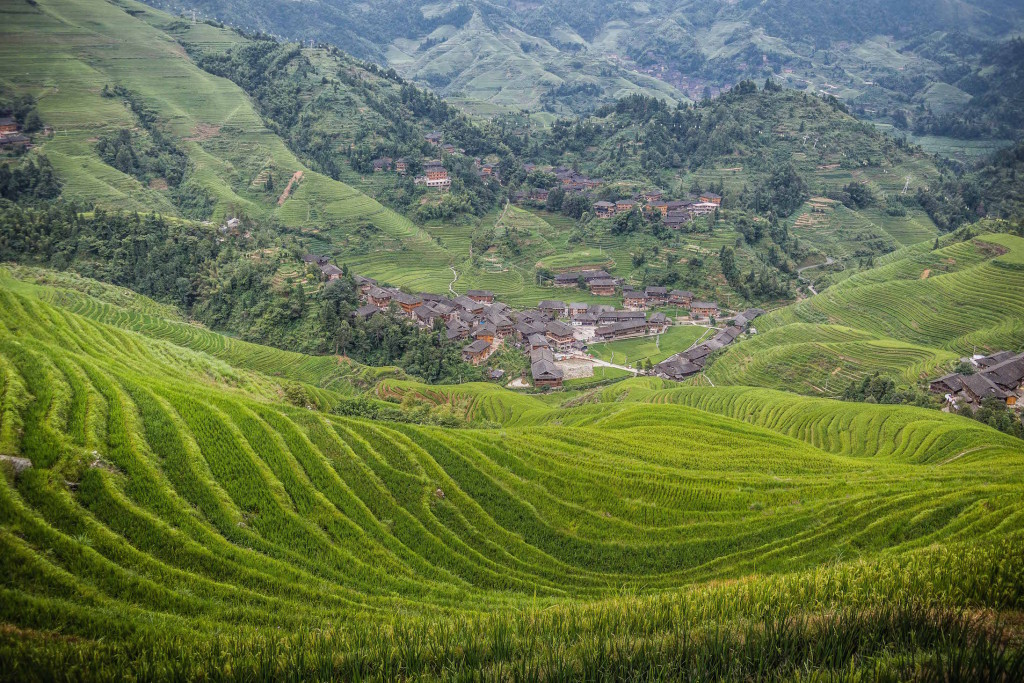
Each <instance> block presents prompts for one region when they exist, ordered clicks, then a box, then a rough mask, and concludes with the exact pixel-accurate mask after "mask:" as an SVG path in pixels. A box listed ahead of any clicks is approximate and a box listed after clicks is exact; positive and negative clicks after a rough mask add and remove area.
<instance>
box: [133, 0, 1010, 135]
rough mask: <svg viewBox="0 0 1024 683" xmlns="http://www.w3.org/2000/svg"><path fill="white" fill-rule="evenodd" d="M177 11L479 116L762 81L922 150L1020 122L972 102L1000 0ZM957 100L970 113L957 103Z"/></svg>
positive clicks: (207, 6) (1002, 14)
mask: <svg viewBox="0 0 1024 683" xmlns="http://www.w3.org/2000/svg"><path fill="white" fill-rule="evenodd" d="M151 4H154V5H156V6H161V7H169V8H171V9H173V10H177V9H178V8H179V7H180V6H179V5H178V4H177V3H169V2H167V1H166V0H151ZM185 7H187V8H190V9H196V10H198V11H199V13H200V16H202V17H212V18H216V19H220V20H223V21H227V22H228V23H230V24H232V25H236V26H241V27H245V28H248V29H259V30H262V31H266V32H269V33H272V34H280V35H284V36H286V37H289V38H291V39H300V40H307V41H308V40H310V39H316V40H321V41H327V42H330V43H333V44H335V45H338V46H340V47H341V48H342V49H344V50H346V51H348V52H351V53H353V54H356V55H358V56H360V57H363V58H368V59H373V60H375V61H377V62H378V63H381V64H386V65H388V66H393V67H395V68H396V69H398V70H399V71H400V72H401V73H402V74H403V75H404V76H406V77H407V78H410V79H412V80H415V81H416V82H418V83H420V84H421V85H427V86H430V87H433V88H434V89H436V90H437V91H438V92H440V93H442V94H444V95H445V96H447V97H449V98H453V99H455V100H457V101H459V103H460V104H462V105H464V106H466V107H468V108H471V109H475V110H477V111H479V112H481V113H486V114H491V113H494V112H495V111H500V110H502V109H510V108H511V109H522V108H526V109H529V110H532V111H537V110H538V109H541V110H543V111H545V112H551V113H558V114H565V113H569V112H574V113H584V112H586V111H588V110H590V109H591V108H593V106H594V104H595V103H604V102H607V101H608V100H610V99H611V98H615V97H620V96H622V95H624V94H629V93H633V92H641V93H645V94H649V95H657V96H659V97H666V98H668V99H674V100H681V99H686V98H689V99H692V100H697V99H700V98H703V97H705V96H707V95H710V94H717V93H719V92H720V91H722V90H723V89H727V88H728V87H730V86H732V85H735V84H736V83H738V82H740V81H741V80H744V79H749V78H753V79H756V80H762V79H763V78H765V77H766V76H768V75H773V76H774V77H776V78H779V79H780V80H782V81H783V82H785V83H786V85H787V86H788V87H793V88H798V89H801V90H807V91H810V92H819V93H829V94H833V95H836V96H837V97H839V98H841V99H842V100H844V101H846V102H848V103H850V104H851V105H853V106H856V108H857V111H858V114H859V115H860V116H862V117H865V118H869V119H871V120H875V121H878V122H880V123H885V124H891V123H898V124H899V125H900V126H902V127H904V128H907V126H908V124H907V119H908V117H909V118H910V119H912V120H913V119H917V118H918V117H920V118H921V121H920V122H918V123H917V124H914V123H913V122H911V124H910V125H911V126H914V127H916V129H917V130H918V131H919V132H922V131H924V130H925V129H931V130H932V131H933V132H934V133H935V134H936V135H948V136H953V137H952V138H946V137H939V138H933V137H927V138H924V139H923V140H922V141H923V142H924V143H926V144H928V145H929V148H930V149H933V150H934V151H937V152H945V153H951V152H953V151H955V150H956V151H958V149H959V147H958V146H956V145H953V144H950V143H951V141H952V140H953V139H955V138H962V137H967V138H972V139H976V138H983V139H986V140H988V141H991V142H993V143H994V144H1005V139H1004V137H1005V136H1006V135H1007V132H1010V133H1011V134H1012V135H1016V133H1013V131H1017V132H1019V131H1020V126H1019V122H1017V123H1011V122H1009V121H1006V120H998V119H999V117H998V108H997V107H998V103H993V102H991V101H990V100H993V99H996V100H998V99H1001V97H1000V96H1001V93H994V95H995V98H993V97H991V96H989V97H980V98H978V101H977V102H973V103H971V98H972V96H975V95H980V93H979V92H977V90H978V89H977V87H976V83H977V81H979V80H985V79H987V78H988V77H989V76H990V75H991V73H990V71H991V69H988V68H986V67H987V66H988V65H991V64H992V59H991V58H990V55H991V54H993V53H995V54H997V55H999V54H1005V53H1007V52H1009V50H1008V49H1007V48H1008V47H1010V48H1012V46H1013V43H1008V42H1006V41H1009V40H1012V38H1013V36H1015V35H1017V34H1018V33H1019V31H1020V30H1021V28H1022V27H1024V13H1022V11H1021V8H1020V6H1019V3H1016V2H1013V1H1012V0H916V1H914V2H905V3H897V4H893V3H887V2H880V1H876V0H872V1H870V2H861V3H850V2H845V1H843V0H835V1H829V2H827V3H821V2H814V1H812V0H787V1H786V2H771V3H765V2H731V1H727V0H716V1H714V2H693V1H692V0H687V1H685V2H678V1H675V0H672V1H669V0H653V1H651V2H644V3H630V2H618V1H616V0H584V1H582V2H571V1H568V0H558V1H556V2H545V3H532V2H531V3H524V2H512V1H511V0H473V1H472V2H449V3H433V2H426V1H425V0H421V1H417V2H398V1H395V0H389V1H387V2H378V3H374V4H373V5H366V4H365V3H357V2H352V1H351V0H324V1H322V2H317V3H304V4H303V7H302V11H293V7H294V6H293V3H287V2H281V0H259V1H258V2H255V3H249V2H245V3H242V2H238V1H237V0H190V2H187V3H185ZM996 61H999V60H998V59H997V60H996ZM967 103H971V104H973V107H968V108H967V109H963V107H964V105H965V104H967ZM962 109H963V111H961V110H962ZM979 109H980V110H981V111H979ZM965 117H966V119H967V122H966V123H965V122H964V118H965ZM993 117H995V120H993ZM990 148H991V146H990V145H988V146H982V147H981V149H990ZM975 153H977V152H975Z"/></svg>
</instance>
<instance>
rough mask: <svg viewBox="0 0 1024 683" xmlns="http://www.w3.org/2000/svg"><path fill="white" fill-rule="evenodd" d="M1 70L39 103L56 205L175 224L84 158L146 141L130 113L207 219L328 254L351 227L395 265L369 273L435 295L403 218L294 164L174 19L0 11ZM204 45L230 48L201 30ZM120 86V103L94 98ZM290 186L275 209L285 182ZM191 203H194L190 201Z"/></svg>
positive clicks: (150, 195) (431, 249)
mask: <svg viewBox="0 0 1024 683" xmlns="http://www.w3.org/2000/svg"><path fill="white" fill-rule="evenodd" d="M0 16H2V18H3V20H4V21H3V25H2V26H0V37H2V40H0V65H2V67H3V71H4V73H5V74H6V76H5V79H6V85H7V87H8V88H10V89H12V90H13V91H14V92H17V93H29V94H33V95H35V96H37V98H38V109H39V111H40V114H41V116H42V118H43V120H44V121H45V122H46V123H47V124H49V125H52V126H53V127H54V128H55V130H56V133H55V135H54V136H53V137H52V138H50V139H47V140H45V142H43V144H42V145H40V147H39V152H41V153H42V154H44V155H46V156H47V158H49V159H50V160H51V161H52V163H53V165H54V167H55V168H56V169H57V172H58V175H59V176H60V178H61V180H62V181H63V183H64V193H63V195H64V197H65V198H66V199H70V200H75V201H79V202H82V203H85V204H86V205H89V204H92V203H96V204H99V205H100V206H104V207H108V208H117V209H125V210H137V211H143V212H147V211H153V210H156V211H159V212H161V213H167V214H171V215H174V214H178V213H180V212H181V207H180V206H177V205H175V203H174V202H173V201H172V193H171V192H169V191H168V190H166V189H161V188H162V187H164V188H165V187H166V183H164V184H161V183H159V182H155V183H154V182H151V183H149V184H148V185H144V184H143V183H142V182H140V181H139V180H138V179H137V178H135V177H133V176H131V175H129V174H127V173H124V172H121V171H119V170H117V169H116V168H114V167H112V166H111V165H109V164H107V163H105V162H104V161H103V159H102V158H101V157H100V154H99V152H98V150H97V148H96V144H97V141H98V139H99V138H100V137H102V136H104V135H113V134H116V133H117V132H118V131H119V130H122V129H128V130H134V131H136V134H138V135H139V136H141V137H143V138H147V137H152V136H151V135H148V134H147V131H146V130H145V128H144V126H143V125H142V122H141V121H140V119H139V117H138V116H137V114H136V113H135V112H134V111H133V109H132V107H131V102H132V101H136V102H138V103H140V104H141V105H142V106H143V107H144V108H145V110H146V111H147V112H150V113H151V114H152V116H153V117H154V119H155V121H154V122H153V123H152V127H153V128H154V130H158V131H160V132H161V133H163V134H165V135H167V136H169V138H170V139H171V140H172V141H173V144H174V145H176V146H177V147H178V148H179V149H180V150H182V151H183V152H184V153H185V155H186V156H187V158H188V171H187V172H186V175H185V183H184V185H187V186H188V187H190V188H192V189H191V193H192V194H194V195H199V196H201V197H204V198H206V200H204V201H208V206H209V212H210V217H211V218H213V219H215V220H220V219H223V218H224V217H227V216H231V215H237V214H244V215H247V216H250V217H252V218H256V219H261V220H277V221H280V222H281V223H282V224H284V225H286V226H289V227H293V228H301V229H304V230H307V231H308V232H309V234H311V235H314V236H315V235H320V234H322V235H323V237H324V238H325V239H324V241H325V242H327V243H328V244H338V245H341V244H344V243H345V242H346V240H348V239H350V238H352V239H354V236H355V235H356V232H357V230H358V229H359V228H360V227H365V226H367V225H371V226H373V231H374V232H376V233H378V234H379V235H380V236H381V238H382V240H383V241H386V242H388V243H389V245H390V246H389V250H391V251H392V252H393V258H392V260H393V261H398V262H402V261H406V262H407V264H406V267H405V268H402V269H399V270H387V269H386V264H384V263H382V262H381V261H380V260H377V261H374V262H372V263H369V264H367V266H366V268H365V269H364V270H367V271H369V272H366V273H365V274H367V275H377V276H378V277H380V278H381V279H387V280H390V281H392V282H395V283H396V284H409V285H410V286H413V287H418V288H423V289H435V290H437V291H441V290H442V289H444V287H445V286H446V283H447V275H446V274H447V273H448V270H447V264H448V262H449V260H450V259H449V256H448V255H447V254H446V253H445V252H444V250H443V249H441V248H440V247H439V246H438V245H437V244H436V243H435V242H433V241H432V240H431V239H429V237H428V236H427V235H425V234H424V233H422V232H420V231H418V230H417V229H416V227H415V226H414V225H413V224H412V223H411V222H410V221H409V220H408V219H406V218H404V217H402V216H400V215H399V214H396V213H395V212H393V211H391V210H389V209H387V208H385V207H383V206H382V205H381V204H379V203H378V202H376V201H375V200H373V199H372V198H370V197H368V196H367V195H365V194H363V193H362V192H360V191H358V190H357V189H355V188H353V187H351V186H349V185H346V184H345V183H342V182H338V181H334V180H331V179H330V178H328V177H326V176H324V175H322V174H319V173H316V172H313V171H311V170H310V169H309V168H307V167H306V166H304V165H303V164H302V163H301V162H300V161H299V159H298V158H297V157H296V156H295V154H294V153H292V152H291V151H290V150H289V149H288V147H287V146H286V145H285V144H284V142H283V141H282V139H281V138H280V137H278V136H277V135H275V134H274V133H273V132H271V131H270V130H269V129H268V128H267V127H266V126H265V125H264V123H263V122H262V121H261V119H260V116H259V115H258V114H257V113H256V111H255V110H254V109H253V106H252V104H251V102H250V101H249V99H248V98H247V97H246V95H245V93H243V92H242V91H241V90H240V89H239V88H238V87H237V86H235V85H234V84H232V83H231V82H229V81H227V80H225V79H222V78H217V77H214V76H211V75H210V74H208V73H206V72H204V71H202V70H201V69H199V68H198V67H196V66H195V65H194V64H193V63H192V62H191V61H190V60H189V58H188V56H187V55H186V54H185V52H184V50H183V49H182V47H181V46H180V44H178V42H177V41H176V40H175V39H174V38H173V37H172V36H170V35H168V34H167V33H166V32H164V31H163V30H162V29H163V28H168V29H171V28H174V27H175V25H176V23H175V20H174V19H173V18H172V17H170V16H168V15H164V14H162V13H158V12H155V11H154V10H151V9H149V8H147V7H145V6H144V5H138V4H134V3H131V2H125V3H123V4H120V5H114V4H106V3H94V2H85V1H82V0H44V1H43V2H39V3H36V4H27V3H26V4H13V5H5V6H4V7H3V8H0ZM206 35H207V39H209V40H214V39H215V40H219V41H224V40H229V41H230V40H234V38H232V35H233V34H231V33H230V32H227V31H223V32H221V31H217V30H215V29H212V27H210V31H209V32H207V34H206ZM105 86H107V88H108V90H109V89H113V88H115V87H118V86H119V87H120V88H122V89H123V92H125V93H127V95H126V97H121V96H113V97H105V96H104V94H103V90H104V87H105ZM267 169H273V173H274V175H275V176H276V178H277V179H278V183H279V185H278V187H276V188H275V189H274V190H273V191H270V192H268V191H267V190H266V189H265V188H264V187H263V186H262V184H260V183H257V182H254V181H256V180H257V179H258V178H259V177H260V176H261V173H263V172H264V171H266V170H267ZM300 172H301V174H302V176H301V178H300V179H298V180H297V182H296V183H295V184H294V185H293V187H292V191H291V194H290V195H288V197H287V199H285V200H284V201H279V196H280V195H281V194H283V193H284V191H285V185H286V184H287V181H288V179H290V178H292V177H293V176H295V175H296V174H297V173H300ZM200 203H201V204H203V203H204V202H200Z"/></svg>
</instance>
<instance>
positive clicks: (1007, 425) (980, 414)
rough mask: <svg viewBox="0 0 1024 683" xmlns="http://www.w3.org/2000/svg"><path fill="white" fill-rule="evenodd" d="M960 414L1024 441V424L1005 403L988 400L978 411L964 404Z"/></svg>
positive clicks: (982, 403)
mask: <svg viewBox="0 0 1024 683" xmlns="http://www.w3.org/2000/svg"><path fill="white" fill-rule="evenodd" d="M959 413H960V415H963V416H964V417H969V418H971V419H972V420H977V421H978V422H981V423H982V424H986V425H988V426H989V427H992V428H993V429H998V430H999V431H1001V432H1003V433H1004V434H1010V435H1011V436H1016V437H1017V438H1018V439H1024V423H1022V422H1021V418H1020V417H1019V416H1017V415H1016V414H1014V412H1013V411H1012V410H1010V409H1009V408H1008V407H1007V406H1006V402H1005V401H1000V400H999V399H996V398H988V399H985V400H984V401H982V402H981V405H980V406H979V407H978V409H977V410H974V409H973V408H971V407H970V406H969V405H967V404H964V405H963V406H962V407H961V408H960V410H959Z"/></svg>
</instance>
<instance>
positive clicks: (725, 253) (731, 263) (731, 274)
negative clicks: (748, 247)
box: [718, 246, 740, 287]
mask: <svg viewBox="0 0 1024 683" xmlns="http://www.w3.org/2000/svg"><path fill="white" fill-rule="evenodd" d="M718 258H719V260H720V261H721V262H722V275H724V276H725V279H726V281H727V282H728V283H729V284H730V285H732V286H733V287H735V286H736V284H737V283H738V282H739V279H740V271H739V268H737V267H736V252H735V251H734V250H733V248H732V247H729V246H723V247H722V249H721V250H720V251H719V252H718Z"/></svg>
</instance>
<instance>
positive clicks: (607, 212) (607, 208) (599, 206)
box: [594, 201, 615, 218]
mask: <svg viewBox="0 0 1024 683" xmlns="http://www.w3.org/2000/svg"><path fill="white" fill-rule="evenodd" d="M594 215H595V216H597V217H598V218H611V217H612V216H614V215H615V205H614V204H612V203H611V202H605V201H600V202H595V203H594Z"/></svg>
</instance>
